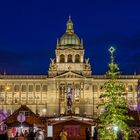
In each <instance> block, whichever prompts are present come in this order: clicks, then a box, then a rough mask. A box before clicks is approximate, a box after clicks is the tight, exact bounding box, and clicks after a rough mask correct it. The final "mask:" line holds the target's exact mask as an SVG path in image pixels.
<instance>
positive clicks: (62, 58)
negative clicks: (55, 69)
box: [60, 54, 65, 63]
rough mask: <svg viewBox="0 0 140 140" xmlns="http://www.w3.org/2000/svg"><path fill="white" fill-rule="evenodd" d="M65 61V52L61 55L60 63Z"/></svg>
mask: <svg viewBox="0 0 140 140" xmlns="http://www.w3.org/2000/svg"><path fill="white" fill-rule="evenodd" d="M64 62H65V56H64V55H63V54H61V55H60V63H64Z"/></svg>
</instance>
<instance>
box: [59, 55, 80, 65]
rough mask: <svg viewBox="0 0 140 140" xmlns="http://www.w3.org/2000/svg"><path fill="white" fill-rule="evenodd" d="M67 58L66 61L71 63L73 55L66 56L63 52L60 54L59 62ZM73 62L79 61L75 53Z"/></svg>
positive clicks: (63, 61) (78, 56)
mask: <svg viewBox="0 0 140 140" xmlns="http://www.w3.org/2000/svg"><path fill="white" fill-rule="evenodd" d="M66 60H67V63H73V56H72V55H71V54H69V55H67V58H66V56H65V55H64V54H61V55H60V63H65V62H66ZM74 62H75V63H79V62H80V55H79V54H76V55H75V60H74Z"/></svg>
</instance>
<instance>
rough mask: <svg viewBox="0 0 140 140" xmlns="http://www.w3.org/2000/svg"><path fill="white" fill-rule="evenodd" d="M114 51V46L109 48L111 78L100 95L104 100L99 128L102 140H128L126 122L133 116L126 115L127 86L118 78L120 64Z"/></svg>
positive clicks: (108, 75)
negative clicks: (117, 62) (125, 89)
mask: <svg viewBox="0 0 140 140" xmlns="http://www.w3.org/2000/svg"><path fill="white" fill-rule="evenodd" d="M114 51H115V49H114V48H113V47H111V48H110V49H109V52H110V54H111V62H110V63H109V65H108V66H109V70H108V71H107V77H108V78H109V79H108V81H107V82H105V83H104V86H103V88H104V93H102V94H101V96H100V98H101V99H103V100H104V102H103V103H101V104H99V108H100V109H101V110H102V112H101V113H100V114H99V129H98V132H99V137H100V140H121V139H122V140H128V135H129V127H128V125H127V123H126V122H127V120H130V119H131V118H130V117H129V116H128V115H126V114H127V111H128V105H127V100H126V97H125V96H126V95H125V94H124V88H125V86H124V84H123V83H122V82H120V81H118V80H117V76H118V75H119V74H120V72H119V67H118V65H117V64H115V62H114V56H113V54H114Z"/></svg>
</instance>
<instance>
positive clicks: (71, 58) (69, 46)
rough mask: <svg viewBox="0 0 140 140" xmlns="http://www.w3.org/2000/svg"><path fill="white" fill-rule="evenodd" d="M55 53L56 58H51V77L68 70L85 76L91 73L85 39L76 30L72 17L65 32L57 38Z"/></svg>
mask: <svg viewBox="0 0 140 140" xmlns="http://www.w3.org/2000/svg"><path fill="white" fill-rule="evenodd" d="M55 54H56V59H51V63H50V68H49V72H48V74H49V77H53V76H56V75H59V74H62V73H65V72H68V71H72V72H75V73H77V74H80V75H83V76H90V75H91V66H90V64H89V59H85V62H84V48H83V40H82V39H80V38H79V37H78V35H77V34H76V33H75V32H74V27H73V22H72V20H71V17H69V19H68V21H67V24H66V31H65V33H64V34H63V35H62V36H61V37H60V38H59V39H57V44H56V49H55Z"/></svg>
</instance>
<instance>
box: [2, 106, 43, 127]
mask: <svg viewBox="0 0 140 140" xmlns="http://www.w3.org/2000/svg"><path fill="white" fill-rule="evenodd" d="M21 112H28V113H27V114H25V121H24V122H23V123H22V125H23V126H28V127H32V126H33V125H34V124H36V125H40V126H42V125H44V124H43V122H42V121H41V119H40V118H39V116H38V115H36V114H35V113H34V112H32V111H31V109H30V108H28V107H27V106H26V105H21V107H20V108H19V109H17V110H16V111H14V112H13V114H11V115H10V116H9V117H8V118H6V119H5V120H4V121H3V122H4V123H5V124H6V125H7V126H8V127H15V126H16V127H19V126H21V123H20V122H19V121H18V120H17V117H18V115H19V114H20V113H21Z"/></svg>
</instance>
